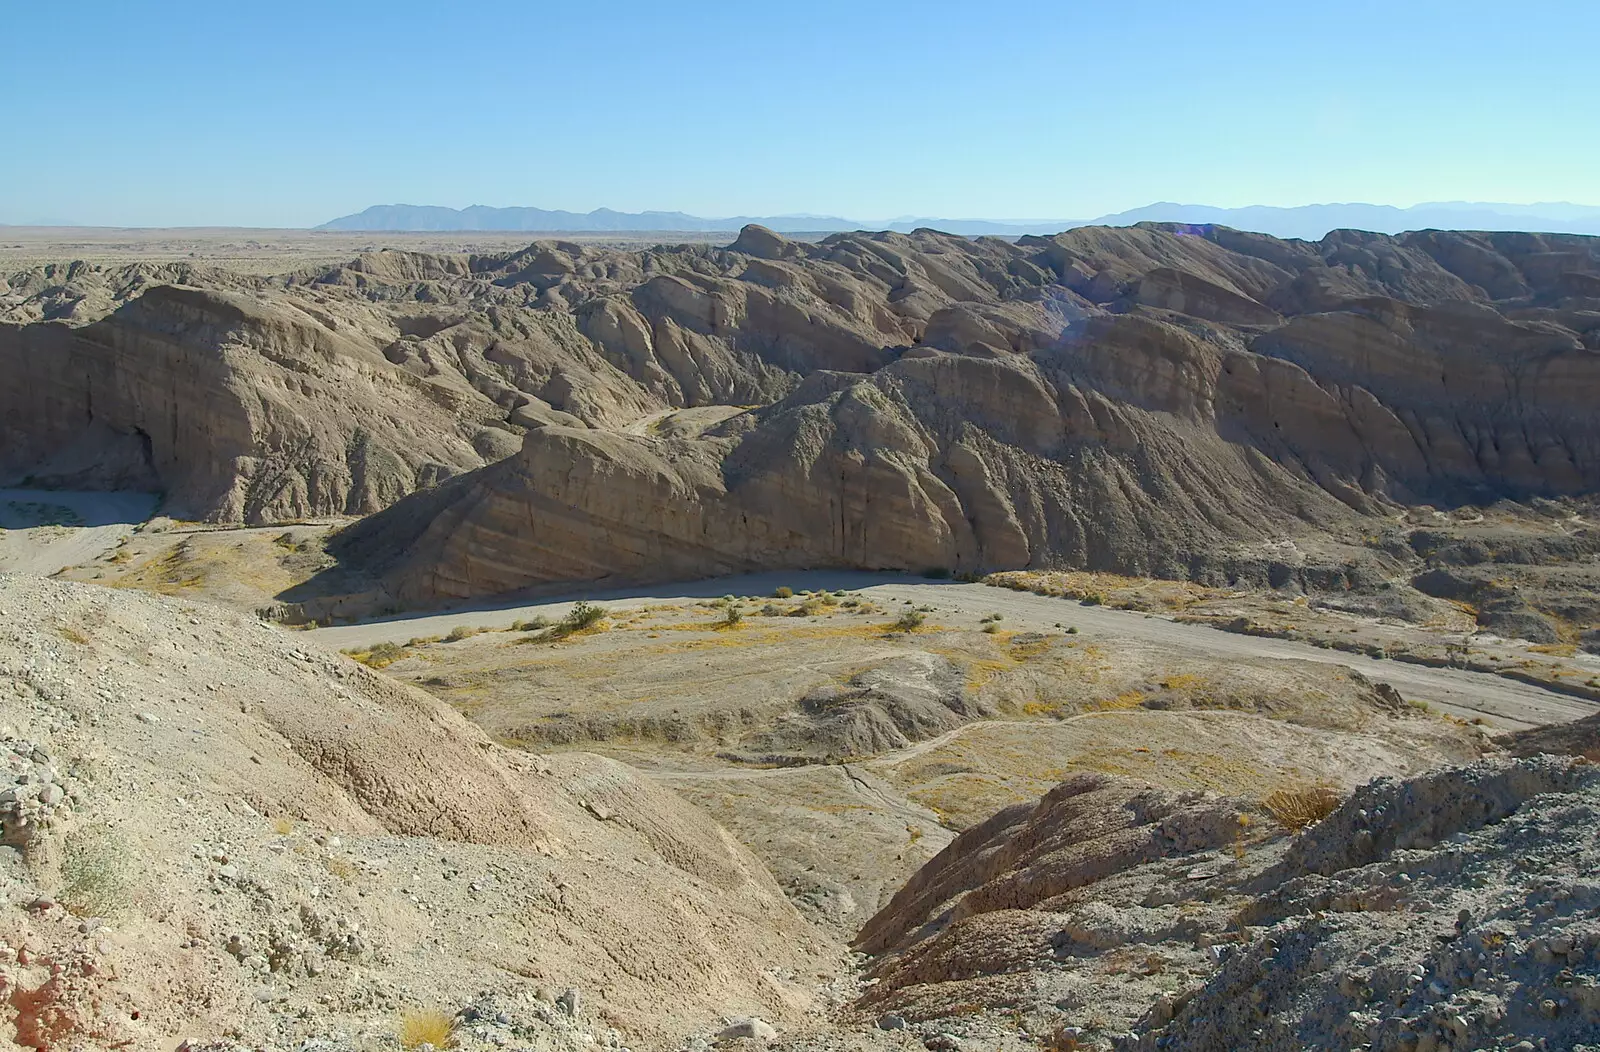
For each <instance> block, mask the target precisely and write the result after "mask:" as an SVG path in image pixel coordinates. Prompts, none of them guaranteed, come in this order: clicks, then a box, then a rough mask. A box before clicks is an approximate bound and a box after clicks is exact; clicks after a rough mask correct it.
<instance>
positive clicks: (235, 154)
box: [0, 0, 1600, 226]
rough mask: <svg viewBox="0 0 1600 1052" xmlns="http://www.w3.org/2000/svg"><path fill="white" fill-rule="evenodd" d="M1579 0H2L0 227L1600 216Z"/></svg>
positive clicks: (1597, 90) (1586, 13) (1597, 95)
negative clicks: (1489, 207) (1208, 212)
mask: <svg viewBox="0 0 1600 1052" xmlns="http://www.w3.org/2000/svg"><path fill="white" fill-rule="evenodd" d="M1597 40H1600V2H1596V0H1565V2H1557V0H1524V2H1522V3H1518V4H1515V5H1508V4H1505V3H1504V2H1499V3H1487V2H1478V0H1453V2H1442V0H1440V2H1435V0H1386V2H1367V0H1324V2H1320V3H1309V2H1306V3H1302V2H1300V0H1274V2H1254V0H1250V2H1246V0H1183V2H1176V0H1175V2H1168V0H1143V2H1140V0H1117V2H1109V0H1108V2H1094V3H1080V2H1070V0H1063V2H1057V3H1043V2H1033V0H989V2H981V0H969V2H964V3H947V2H943V0H922V2H918V3H903V2H900V0H849V2H834V0H813V2H809V3H796V2H789V3H784V2H778V3H762V2H759V0H743V2H739V3H723V2H720V0H715V2H711V0H707V2H695V0H680V2H678V3H663V2H655V3H638V2H623V0H610V2H607V0H584V2H577V3H573V2H566V3H561V4H550V3H543V2H538V0H521V2H513V3H504V4H498V3H497V4H444V3H438V2H434V3H419V2H412V0H384V2H381V3H380V2H364V0H346V2H339V0H324V2H319V3H303V2H299V0H276V2H272V3H233V2H221V0H206V2H187V0H165V2H163V0H147V2H144V3H134V2H131V0H117V2H104V0H75V2H73V3H56V2H33V0H0V93H3V97H4V98H5V100H6V110H7V112H8V113H9V114H10V120H9V121H8V122H7V123H8V128H7V131H6V133H5V135H4V137H3V138H0V222H29V221H35V220H38V219H70V220H75V221H78V222H84V223H98V224H126V225H194V224H217V225H262V226H303V225H310V224H314V223H318V222H321V221H324V220H326V219H330V218H332V217H334V216H337V215H341V214H345V213H348V212H353V211H358V210H360V209H361V208H363V207H365V206H367V205H369V204H378V203H393V202H405V203H410V204H444V205H452V206H456V207H461V206H465V205H468V204H489V205H536V206H540V207H545V208H566V209H572V210H577V211H587V210H589V209H591V208H596V207H600V206H605V207H610V208H616V209H620V210H625V211H638V210H642V209H651V208H654V209H680V210H683V211H687V212H692V213H696V214H700V215H736V214H778V213H786V212H817V213H827V214H834V215H844V216H848V217H850V218H855V219H875V218H888V217H892V216H899V215H923V216H929V215H933V216H943V217H948V218H962V217H971V216H984V217H993V218H1010V217H1036V218H1089V217H1092V216H1095V215H1099V214H1103V213H1106V212H1111V211H1117V210H1120V209H1124V208H1129V207H1134V206H1137V205H1142V204H1147V203H1149V202H1151V201H1156V200H1179V201H1184V202H1192V203H1204V204H1215V205H1224V206H1232V205H1244V204H1274V205H1294V204H1304V203H1309V202H1322V201H1372V202H1378V203H1386V204H1398V205H1409V204H1413V203H1416V202H1419V201H1426V200H1460V199H1465V200H1492V201H1511V202H1532V201H1548V200H1573V201H1581V202H1589V203H1600V86H1597V85H1600V80H1597V78H1596V76H1595V69H1596V57H1595V56H1596V52H1595V47H1596V44H1595V41H1597Z"/></svg>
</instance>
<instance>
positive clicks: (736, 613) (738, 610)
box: [718, 603, 744, 628]
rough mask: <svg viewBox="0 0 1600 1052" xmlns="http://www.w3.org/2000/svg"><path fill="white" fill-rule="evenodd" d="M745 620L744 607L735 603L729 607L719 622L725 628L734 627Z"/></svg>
mask: <svg viewBox="0 0 1600 1052" xmlns="http://www.w3.org/2000/svg"><path fill="white" fill-rule="evenodd" d="M743 620H744V607H742V606H739V605H738V604H737V603H735V604H732V605H730V606H729V607H728V609H727V612H726V613H724V614H723V615H722V620H721V621H720V622H718V624H720V625H722V627H724V628H733V627H734V626H735V625H737V624H738V623H739V622H741V621H743Z"/></svg>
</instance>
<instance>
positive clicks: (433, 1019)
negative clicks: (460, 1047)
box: [400, 1008, 456, 1048]
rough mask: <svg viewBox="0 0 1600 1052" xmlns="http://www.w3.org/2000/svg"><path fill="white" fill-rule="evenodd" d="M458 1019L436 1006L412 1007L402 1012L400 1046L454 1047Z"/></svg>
mask: <svg viewBox="0 0 1600 1052" xmlns="http://www.w3.org/2000/svg"><path fill="white" fill-rule="evenodd" d="M455 1043H456V1021H455V1019H454V1018H452V1017H450V1016H448V1015H445V1014H444V1013H443V1012H441V1011H439V1010H438V1009H435V1008H411V1009H407V1010H406V1011H404V1012H402V1013H400V1047H401V1048H421V1047H422V1046H423V1045H432V1046H433V1047H434V1048H454V1047H455Z"/></svg>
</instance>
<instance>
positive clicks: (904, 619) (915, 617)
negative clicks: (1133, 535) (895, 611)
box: [894, 610, 927, 632]
mask: <svg viewBox="0 0 1600 1052" xmlns="http://www.w3.org/2000/svg"><path fill="white" fill-rule="evenodd" d="M925 620H927V618H926V617H924V616H923V613H922V611H921V610H907V611H906V612H905V613H903V614H901V615H900V619H899V620H897V621H896V622H895V623H894V627H895V630H896V631H897V632H915V631H916V630H917V629H919V628H921V627H922V622H923V621H925Z"/></svg>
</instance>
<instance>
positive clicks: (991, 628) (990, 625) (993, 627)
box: [983, 621, 1000, 636]
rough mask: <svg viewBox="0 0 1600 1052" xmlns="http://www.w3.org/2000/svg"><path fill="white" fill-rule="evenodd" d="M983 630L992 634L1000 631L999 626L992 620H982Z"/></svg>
mask: <svg viewBox="0 0 1600 1052" xmlns="http://www.w3.org/2000/svg"><path fill="white" fill-rule="evenodd" d="M983 630H984V631H985V632H987V633H989V634H990V635H991V636H992V635H994V634H995V633H996V632H998V631H1000V626H999V625H997V624H995V623H994V622H993V621H986V622H984V625H983Z"/></svg>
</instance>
